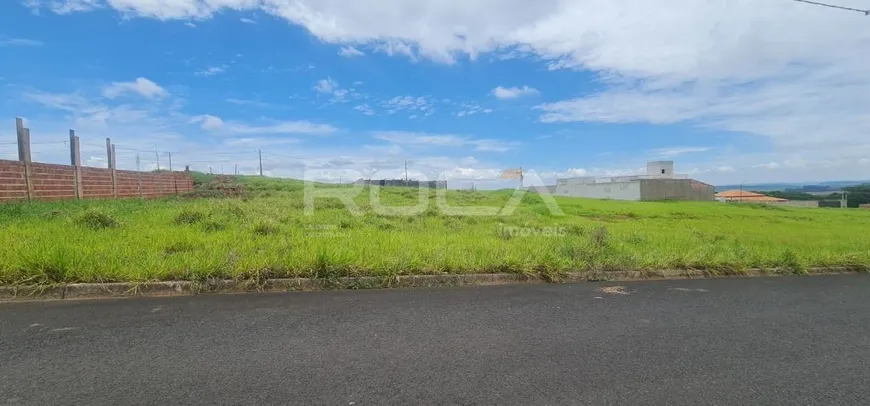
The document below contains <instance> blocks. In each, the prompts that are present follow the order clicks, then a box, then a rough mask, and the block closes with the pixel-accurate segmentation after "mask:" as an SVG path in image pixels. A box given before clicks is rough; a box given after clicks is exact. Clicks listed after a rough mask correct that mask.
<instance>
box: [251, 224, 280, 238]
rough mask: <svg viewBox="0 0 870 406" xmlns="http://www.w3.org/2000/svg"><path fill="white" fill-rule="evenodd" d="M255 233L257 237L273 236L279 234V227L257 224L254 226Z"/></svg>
mask: <svg viewBox="0 0 870 406" xmlns="http://www.w3.org/2000/svg"><path fill="white" fill-rule="evenodd" d="M253 232H254V234H256V235H271V234H276V233H277V232H278V227H275V225H274V224H270V223H267V222H265V221H260V222H258V223H257V224H254V228H253Z"/></svg>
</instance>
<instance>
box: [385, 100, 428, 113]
mask: <svg viewBox="0 0 870 406" xmlns="http://www.w3.org/2000/svg"><path fill="white" fill-rule="evenodd" d="M383 107H384V108H385V109H386V111H387V114H395V113H398V112H400V111H418V112H420V113H422V114H423V115H426V116H428V115H431V114H433V113H435V102H434V101H433V100H432V98H430V97H427V96H418V97H414V96H396V97H393V98H391V99H389V100H386V101H384V102H383Z"/></svg>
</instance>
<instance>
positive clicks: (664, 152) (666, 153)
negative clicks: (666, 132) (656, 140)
mask: <svg viewBox="0 0 870 406" xmlns="http://www.w3.org/2000/svg"><path fill="white" fill-rule="evenodd" d="M709 150H710V148H709V147H666V148H656V149H653V150H650V151H649V152H648V154H649V156H650V157H652V158H673V157H677V156H680V155H686V154H694V153H698V152H707V151H709Z"/></svg>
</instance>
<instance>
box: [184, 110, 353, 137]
mask: <svg viewBox="0 0 870 406" xmlns="http://www.w3.org/2000/svg"><path fill="white" fill-rule="evenodd" d="M190 122H191V123H195V124H200V128H202V129H203V130H206V131H210V132H213V133H215V134H217V135H247V134H315V135H316V134H330V133H333V132H335V131H336V129H335V127H333V126H331V125H328V124H316V123H312V122H310V121H271V122H268V123H265V124H261V125H252V124H248V123H244V122H239V121H224V120H223V119H221V118H220V117H217V116H212V115H209V114H205V115H200V116H194V117H192V118H191V119H190Z"/></svg>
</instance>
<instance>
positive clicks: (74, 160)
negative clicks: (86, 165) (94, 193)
mask: <svg viewBox="0 0 870 406" xmlns="http://www.w3.org/2000/svg"><path fill="white" fill-rule="evenodd" d="M69 160H70V165H72V167H73V173H74V174H75V176H74V177H73V182H74V185H75V191H76V199H81V198H82V194H83V193H82V190H83V187H82V154H81V150H80V149H79V137H77V136H76V132H75V131H74V130H69Z"/></svg>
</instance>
